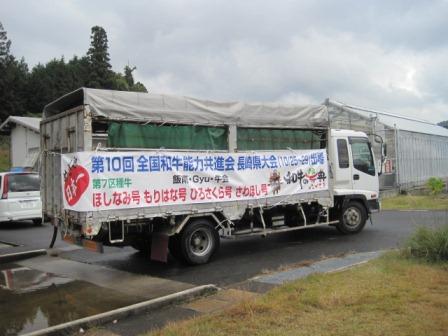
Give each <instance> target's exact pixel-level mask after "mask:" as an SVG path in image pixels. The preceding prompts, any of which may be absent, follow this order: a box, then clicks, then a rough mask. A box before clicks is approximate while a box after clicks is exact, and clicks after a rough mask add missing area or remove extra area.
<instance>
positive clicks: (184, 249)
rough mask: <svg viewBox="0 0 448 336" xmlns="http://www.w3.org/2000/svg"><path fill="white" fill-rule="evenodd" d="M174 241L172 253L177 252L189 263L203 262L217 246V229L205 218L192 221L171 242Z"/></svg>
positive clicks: (197, 263) (206, 260)
mask: <svg viewBox="0 0 448 336" xmlns="http://www.w3.org/2000/svg"><path fill="white" fill-rule="evenodd" d="M176 241H177V243H176V244H177V246H176V247H175V248H174V253H173V255H175V254H178V253H179V254H180V255H181V256H182V259H184V260H185V261H186V262H187V263H188V264H190V265H199V264H205V263H206V262H208V260H209V259H210V257H211V256H212V255H213V254H214V253H215V252H216V251H217V250H218V248H219V235H218V231H216V230H215V228H214V226H213V224H212V223H211V222H210V221H209V220H207V219H197V220H194V221H192V222H191V223H190V224H188V225H187V226H186V227H185V228H184V229H183V230H182V232H181V233H180V236H179V237H176V239H175V240H174V241H173V242H176ZM176 248H179V251H176Z"/></svg>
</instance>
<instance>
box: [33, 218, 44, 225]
mask: <svg viewBox="0 0 448 336" xmlns="http://www.w3.org/2000/svg"><path fill="white" fill-rule="evenodd" d="M42 224H43V223H42V218H34V219H33V225H34V226H42Z"/></svg>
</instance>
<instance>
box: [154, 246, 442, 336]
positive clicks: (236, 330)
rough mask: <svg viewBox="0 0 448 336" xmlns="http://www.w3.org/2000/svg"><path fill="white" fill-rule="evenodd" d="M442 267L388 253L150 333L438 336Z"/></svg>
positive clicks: (439, 332)
mask: <svg viewBox="0 0 448 336" xmlns="http://www.w3.org/2000/svg"><path fill="white" fill-rule="evenodd" d="M447 330H448V265H447V264H446V263H445V264H435V265H429V264H427V263H423V262H421V261H419V260H414V259H406V258H402V257H401V255H400V254H399V253H398V252H396V253H389V254H387V255H385V256H383V257H382V258H379V259H377V260H374V261H371V262H369V263H367V264H364V265H362V266H359V267H357V268H353V269H350V270H346V271H343V272H338V273H330V274H320V275H313V276H309V277H307V278H306V279H304V280H300V281H296V282H293V283H290V284H287V285H284V286H281V287H277V288H275V289H274V290H272V291H270V292H269V293H267V294H266V295H264V296H262V297H260V298H258V299H255V300H247V301H243V302H242V303H241V304H240V305H238V306H237V307H235V308H232V309H230V310H228V311H225V312H222V313H219V314H215V315H206V316H201V317H198V318H195V319H191V320H187V321H183V322H179V323H173V324H171V325H169V326H167V327H166V328H164V329H162V330H159V331H156V332H154V333H152V335H197V336H199V335H361V336H362V335H395V336H399V335H446V332H447Z"/></svg>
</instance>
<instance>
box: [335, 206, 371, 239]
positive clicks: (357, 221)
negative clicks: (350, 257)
mask: <svg viewBox="0 0 448 336" xmlns="http://www.w3.org/2000/svg"><path fill="white" fill-rule="evenodd" d="M366 220H367V211H366V208H365V207H364V206H363V205H362V204H361V203H359V202H355V201H350V202H348V203H347V205H346V206H345V207H344V208H343V209H342V211H341V216H340V218H339V223H338V224H337V225H336V228H337V229H338V231H339V232H341V233H343V234H353V233H358V232H360V231H361V230H362V229H363V228H364V226H365V225H366Z"/></svg>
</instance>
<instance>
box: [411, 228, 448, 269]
mask: <svg viewBox="0 0 448 336" xmlns="http://www.w3.org/2000/svg"><path fill="white" fill-rule="evenodd" d="M404 255H405V256H407V257H410V258H418V259H424V260H426V261H429V262H441V261H448V225H446V226H444V227H442V228H439V229H428V228H425V227H421V228H418V229H417V231H416V232H415V233H414V234H413V235H412V236H411V237H410V238H409V240H408V241H407V242H406V244H405V249H404Z"/></svg>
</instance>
